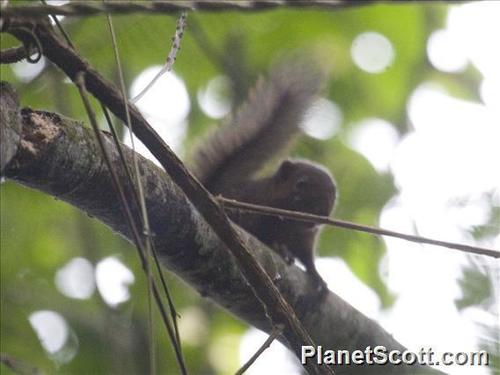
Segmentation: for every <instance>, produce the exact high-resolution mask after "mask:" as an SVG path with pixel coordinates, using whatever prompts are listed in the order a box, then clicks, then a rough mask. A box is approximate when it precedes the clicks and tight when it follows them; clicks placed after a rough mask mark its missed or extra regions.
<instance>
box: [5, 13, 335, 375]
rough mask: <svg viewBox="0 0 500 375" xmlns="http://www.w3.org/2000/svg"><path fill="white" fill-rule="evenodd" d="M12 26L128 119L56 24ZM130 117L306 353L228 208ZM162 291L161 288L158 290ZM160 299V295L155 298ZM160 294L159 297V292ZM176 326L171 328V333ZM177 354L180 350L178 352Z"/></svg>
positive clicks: (109, 87) (303, 339)
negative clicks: (29, 31)
mask: <svg viewBox="0 0 500 375" xmlns="http://www.w3.org/2000/svg"><path fill="white" fill-rule="evenodd" d="M8 21H9V24H10V26H9V29H8V31H9V32H10V33H12V34H13V35H14V36H16V37H17V38H19V39H21V40H22V41H23V40H25V38H26V35H24V34H23V33H22V32H21V33H20V32H18V31H17V30H18V29H19V27H26V26H30V27H33V28H34V29H35V31H36V33H37V36H38V37H39V39H40V41H41V43H42V47H43V51H44V54H45V56H46V57H47V58H49V59H50V60H51V61H52V62H53V63H54V64H56V65H57V66H58V67H60V68H61V69H62V70H63V71H64V72H65V73H66V74H67V75H68V77H69V78H70V79H72V80H76V79H77V75H78V73H80V72H82V71H84V72H85V73H86V77H85V78H86V81H85V82H86V86H87V88H88V90H89V91H90V92H91V93H92V94H93V95H94V96H95V97H96V98H97V99H99V100H100V101H102V102H103V103H104V104H106V106H107V107H108V108H110V110H112V111H113V113H115V115H116V116H117V117H119V118H120V119H122V120H124V119H125V117H126V113H125V111H124V106H123V97H122V95H121V94H120V93H119V91H118V90H117V89H116V88H115V87H114V86H113V84H112V83H111V82H109V81H108V80H106V79H104V78H103V77H102V76H101V75H100V74H99V73H98V72H97V71H96V70H95V69H94V68H93V67H92V66H90V64H89V62H88V61H86V60H84V59H83V58H82V57H81V56H79V55H78V54H77V53H76V52H75V51H74V50H72V49H70V48H67V46H66V45H65V44H64V43H61V41H60V40H59V39H58V38H57V36H56V35H55V34H54V32H53V31H52V29H51V28H50V27H48V26H47V25H45V24H43V23H35V24H33V23H32V21H29V20H26V19H13V18H10V19H9V20H8ZM130 116H131V120H132V121H131V122H132V123H133V124H134V133H136V135H137V136H138V138H139V139H141V141H142V142H143V143H144V144H145V145H146V146H147V147H148V148H149V150H150V151H151V152H152V154H153V155H154V156H155V157H156V158H157V159H158V161H159V162H160V163H161V165H162V166H163V167H164V168H165V170H166V172H167V173H168V174H169V175H170V177H171V178H172V180H173V181H174V182H175V183H176V184H177V185H178V186H179V187H180V188H181V189H182V190H183V192H184V193H185V194H186V196H187V197H188V199H189V200H190V201H191V203H192V204H193V206H194V207H195V208H196V209H197V210H198V212H199V213H200V214H201V216H202V217H203V218H204V219H205V220H206V222H207V224H208V225H209V227H210V228H211V229H212V230H213V231H214V233H215V234H217V236H218V237H219V238H220V239H221V241H222V242H223V243H224V244H225V249H226V250H227V251H229V252H230V254H232V255H233V257H234V260H235V263H236V264H237V265H238V267H239V269H240V270H241V273H242V275H243V277H244V278H245V279H246V280H247V282H248V283H249V286H250V288H251V290H252V292H253V293H254V294H255V296H256V297H257V300H258V301H260V302H261V303H262V306H263V308H264V309H265V312H266V316H267V317H269V318H270V321H271V324H272V325H273V326H276V325H277V324H284V325H285V330H284V331H283V336H284V338H285V339H286V340H287V341H288V344H289V346H290V348H291V349H292V350H293V351H294V353H295V354H296V355H297V356H300V355H301V347H302V346H303V345H313V346H314V342H313V341H312V339H311V337H310V335H309V333H308V332H307V331H306V330H305V328H304V326H303V324H302V323H301V322H300V320H299V319H298V318H297V316H296V314H295V312H294V310H293V309H292V307H291V306H290V304H289V303H288V302H287V301H286V300H285V299H284V298H283V296H282V295H281V293H280V292H279V290H278V288H277V287H276V286H275V285H274V283H273V281H272V280H271V278H270V277H269V275H268V274H267V273H266V272H265V271H264V269H263V268H262V266H261V265H260V264H259V263H258V262H257V261H256V259H255V257H254V256H253V254H252V253H251V252H250V251H249V249H248V247H247V245H246V244H245V243H243V241H242V239H241V238H240V237H239V236H238V234H237V233H236V231H235V229H234V228H233V227H232V226H231V223H230V221H229V219H228V218H227V216H226V215H225V213H224V210H223V208H222V207H221V206H220V205H219V204H218V203H217V201H216V200H215V199H214V198H213V197H212V196H211V195H210V193H209V192H208V191H207V190H206V189H205V188H204V187H203V186H202V185H201V184H200V183H199V182H198V181H197V180H196V179H195V178H194V177H193V176H192V175H191V174H190V173H189V171H188V170H187V169H186V167H185V166H184V165H183V164H182V162H181V161H180V160H179V158H178V157H177V156H176V155H175V154H174V153H173V152H172V151H171V150H170V148H169V147H168V146H167V144H166V143H165V142H164V141H163V140H162V139H161V138H160V137H159V136H158V134H157V133H156V132H155V131H154V129H152V128H151V126H150V125H149V124H148V123H147V121H146V120H145V119H144V118H143V116H142V115H141V114H140V112H139V111H138V110H137V108H135V107H134V106H133V105H132V106H130ZM153 293H154V294H155V295H157V294H158V291H157V290H156V288H154V289H153ZM155 298H156V297H155ZM158 299H159V296H158ZM170 330H171V327H169V332H170ZM176 355H179V353H177V352H176ZM304 366H305V367H306V368H307V370H308V371H310V372H311V373H315V374H316V373H319V374H331V373H332V372H333V370H332V368H331V367H330V366H319V365H318V364H317V363H315V362H313V361H312V362H309V363H307V364H305V365H304Z"/></svg>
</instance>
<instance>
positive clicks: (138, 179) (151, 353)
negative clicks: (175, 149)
mask: <svg viewBox="0 0 500 375" xmlns="http://www.w3.org/2000/svg"><path fill="white" fill-rule="evenodd" d="M106 19H107V21H108V28H109V32H110V34H111V41H112V44H113V51H114V54H115V61H116V65H117V68H118V75H119V78H120V90H121V93H122V97H123V102H124V104H125V113H126V118H127V125H128V127H129V128H130V129H131V122H130V110H129V108H128V101H127V100H126V99H127V96H126V89H125V80H124V78H123V70H122V66H121V61H120V56H119V53H118V43H117V42H116V35H115V29H114V27H113V22H112V19H111V14H109V13H108V14H106ZM130 138H131V141H132V150H134V151H135V143H134V136H133V133H132V131H131V132H130ZM133 163H134V175H135V179H136V184H137V193H138V194H137V196H138V198H139V199H138V203H139V207H140V208H141V218H142V226H143V234H144V239H145V250H146V254H145V257H144V260H145V265H146V277H147V280H148V282H147V285H148V331H149V340H150V342H149V345H150V348H149V361H150V373H151V374H155V373H156V359H155V352H156V348H155V340H154V333H153V308H152V301H151V290H152V288H153V283H154V281H153V274H152V272H151V264H150V259H151V252H152V249H151V230H150V225H149V218H148V211H147V207H146V200H145V198H144V188H143V186H142V180H141V176H140V173H139V164H138V163H137V155H136V153H135V152H134V153H133ZM176 341H177V340H172V344H173V345H174V346H175V345H177V346H179V343H178V342H176ZM177 350H178V351H179V352H180V348H177Z"/></svg>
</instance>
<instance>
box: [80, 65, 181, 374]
mask: <svg viewBox="0 0 500 375" xmlns="http://www.w3.org/2000/svg"><path fill="white" fill-rule="evenodd" d="M84 74H85V73H84V72H79V73H77V74H76V76H75V84H76V86H77V88H78V90H79V91H80V96H81V97H82V101H83V104H84V106H85V110H86V111H87V114H88V117H89V121H90V123H91V125H92V128H93V130H94V133H95V134H96V137H97V142H98V144H99V147H100V149H101V152H102V155H103V158H104V160H105V162H106V165H107V167H108V170H109V172H110V174H111V177H112V183H113V186H114V188H115V190H116V191H117V192H118V195H119V198H120V203H121V207H122V209H123V210H124V213H125V218H126V220H127V223H128V225H129V227H130V229H131V232H132V236H133V239H134V242H135V244H136V246H137V248H138V249H139V250H140V251H139V255H140V259H141V264H142V267H143V269H144V270H146V256H147V254H146V251H145V249H144V246H143V243H142V240H141V236H140V234H139V231H138V230H137V226H136V224H135V221H134V219H133V216H132V212H131V209H130V206H129V204H128V202H127V198H126V196H125V191H124V190H123V187H122V185H121V184H120V182H119V179H118V175H117V173H116V170H115V169H114V168H113V165H112V162H111V158H110V156H109V154H108V151H107V149H106V146H105V145H104V139H103V135H102V133H101V132H100V130H99V126H98V124H97V120H96V117H95V114H94V111H93V110H92V107H91V105H90V101H89V99H88V95H87V89H86V86H85V79H84ZM152 289H153V295H154V297H155V300H156V303H157V305H158V307H159V309H160V313H161V315H162V319H163V322H164V323H165V326H166V328H167V333H168V336H169V338H170V340H171V341H172V342H173V341H174V340H175V338H174V332H173V329H172V327H171V325H170V322H169V320H168V317H167V314H166V312H165V308H164V307H163V304H162V302H161V298H160V294H159V293H158V289H157V288H156V285H155V284H154V283H153V284H152ZM174 351H175V355H176V358H177V363H178V364H179V367H180V369H181V371H182V374H187V369H186V367H185V364H184V360H183V358H182V353H181V352H180V350H179V348H178V346H176V345H174Z"/></svg>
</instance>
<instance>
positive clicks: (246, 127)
mask: <svg viewBox="0 0 500 375" xmlns="http://www.w3.org/2000/svg"><path fill="white" fill-rule="evenodd" d="M320 83H321V75H320V74H319V73H318V72H317V70H316V69H315V68H314V65H312V64H311V63H307V62H305V61H293V62H291V61H289V62H287V63H281V64H280V65H278V66H277V67H275V68H274V69H272V70H271V72H270V74H269V76H268V79H267V80H263V79H260V80H259V81H258V82H257V85H256V87H255V88H254V89H253V90H252V91H251V92H250V95H249V98H248V100H247V102H246V103H245V104H243V106H242V107H241V108H240V110H239V111H238V112H237V114H236V115H235V116H234V118H232V119H230V120H229V121H228V122H227V123H226V124H224V125H223V126H222V127H220V128H219V129H217V130H216V131H215V133H213V134H212V135H211V137H209V138H208V140H205V141H204V142H203V144H202V145H201V146H200V147H199V148H198V149H197V151H196V152H195V154H194V158H193V163H194V166H193V167H192V170H193V173H194V174H195V176H196V177H197V178H198V179H199V180H200V182H202V183H203V184H204V185H205V187H206V188H207V189H208V190H209V191H210V192H211V193H212V194H214V195H218V194H220V195H222V196H224V197H226V198H231V199H236V200H239V201H242V202H247V203H254V204H259V205H264V206H270V207H275V208H282V209H288V210H293V211H301V212H305V213H311V214H317V215H324V216H328V215H330V213H331V211H332V209H333V206H334V203H335V196H336V188H335V183H334V182H333V178H332V176H331V175H330V173H329V172H328V171H327V170H326V169H325V168H323V167H321V166H319V165H317V164H314V163H312V162H309V161H305V160H285V161H283V162H282V163H281V165H280V166H279V168H278V169H277V171H276V172H275V173H273V174H271V175H269V176H267V177H256V176H255V174H256V173H257V172H259V171H260V170H261V169H262V167H263V166H264V165H265V164H267V163H269V161H270V160H271V159H273V158H274V157H275V156H276V155H278V154H279V153H281V152H283V151H284V150H285V149H287V148H288V146H289V145H290V143H291V141H292V139H293V138H294V136H295V135H297V133H298V132H299V130H300V129H299V125H300V123H301V121H302V119H303V117H304V114H305V112H306V110H307V109H308V108H309V107H310V105H311V103H312V101H313V100H314V99H315V97H316V95H317V93H318V91H319V88H320ZM229 217H230V218H231V220H233V221H234V222H235V223H237V224H238V225H240V226H241V227H243V228H244V229H245V230H247V231H248V232H250V233H252V234H253V235H254V236H255V237H257V238H258V239H259V240H261V241H262V242H263V243H265V244H266V245H268V246H269V247H271V248H272V249H273V250H274V251H276V252H277V253H278V254H280V255H281V256H282V257H283V258H284V259H285V261H287V262H288V263H291V262H293V259H294V258H297V259H298V260H299V261H300V262H301V263H302V264H303V265H304V266H305V268H306V270H307V273H308V274H309V275H310V276H311V277H312V278H313V280H314V282H315V283H316V284H317V285H318V287H321V288H323V287H324V286H325V283H324V281H323V279H322V278H321V276H320V275H319V273H318V272H317V270H316V267H315V265H314V243H315V239H316V237H317V233H318V230H319V226H318V225H315V224H313V223H306V222H300V221H296V220H290V219H284V218H280V217H276V216H266V215H261V214H256V213H250V212H244V211H242V210H240V211H233V210H231V212H229Z"/></svg>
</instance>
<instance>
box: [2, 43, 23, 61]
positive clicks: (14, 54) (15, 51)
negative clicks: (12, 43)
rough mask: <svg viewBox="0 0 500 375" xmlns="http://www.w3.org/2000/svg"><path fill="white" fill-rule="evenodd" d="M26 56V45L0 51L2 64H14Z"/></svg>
mask: <svg viewBox="0 0 500 375" xmlns="http://www.w3.org/2000/svg"><path fill="white" fill-rule="evenodd" d="M26 56H27V53H26V48H24V46H20V47H13V48H6V49H3V50H1V51H0V64H13V63H16V62H19V61H21V60H23V59H25V58H26Z"/></svg>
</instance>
